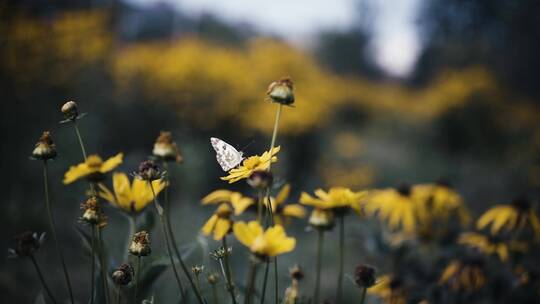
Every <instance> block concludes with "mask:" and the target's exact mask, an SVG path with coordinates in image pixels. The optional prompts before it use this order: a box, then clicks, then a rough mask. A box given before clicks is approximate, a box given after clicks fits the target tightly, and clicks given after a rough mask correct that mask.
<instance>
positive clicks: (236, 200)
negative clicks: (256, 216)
mask: <svg viewBox="0 0 540 304" xmlns="http://www.w3.org/2000/svg"><path fill="white" fill-rule="evenodd" d="M254 203H255V201H254V200H253V199H251V198H249V197H244V196H242V194H240V193H238V192H235V193H233V194H232V195H231V205H232V206H233V209H234V215H240V214H242V213H243V212H244V211H245V210H246V209H247V208H248V207H249V206H251V205H253V204H254Z"/></svg>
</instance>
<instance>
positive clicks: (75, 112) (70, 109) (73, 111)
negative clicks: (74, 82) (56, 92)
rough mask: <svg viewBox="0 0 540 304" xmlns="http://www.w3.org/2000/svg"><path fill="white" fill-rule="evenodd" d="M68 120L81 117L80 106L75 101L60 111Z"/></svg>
mask: <svg viewBox="0 0 540 304" xmlns="http://www.w3.org/2000/svg"><path fill="white" fill-rule="evenodd" d="M60 110H61V111H62V114H64V118H65V119H66V120H73V121H74V120H76V119H77V117H78V116H79V106H78V105H77V103H76V102H75V101H68V102H66V103H64V104H63V105H62V108H61V109H60Z"/></svg>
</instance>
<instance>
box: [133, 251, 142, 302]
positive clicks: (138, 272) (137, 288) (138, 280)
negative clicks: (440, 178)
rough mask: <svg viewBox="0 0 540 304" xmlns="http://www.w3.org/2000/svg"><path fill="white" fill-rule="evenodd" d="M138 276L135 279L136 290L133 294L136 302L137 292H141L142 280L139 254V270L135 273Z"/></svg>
mask: <svg viewBox="0 0 540 304" xmlns="http://www.w3.org/2000/svg"><path fill="white" fill-rule="evenodd" d="M135 275H136V276H137V280H136V281H135V291H134V295H133V301H134V303H138V302H137V293H138V292H139V282H140V281H141V257H140V256H137V272H136V273H135Z"/></svg>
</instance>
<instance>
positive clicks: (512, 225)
mask: <svg viewBox="0 0 540 304" xmlns="http://www.w3.org/2000/svg"><path fill="white" fill-rule="evenodd" d="M489 225H491V229H490V232H491V234H497V233H499V232H500V231H501V230H503V229H504V230H507V231H516V230H521V229H523V228H530V229H531V230H532V232H533V233H534V235H535V236H536V238H540V219H539V218H538V215H536V212H535V211H534V209H533V208H531V205H530V203H529V202H528V201H526V200H524V199H517V200H515V201H513V202H512V204H509V205H497V206H495V207H493V208H491V209H489V210H488V211H486V212H485V213H484V214H483V215H482V216H481V217H480V218H479V219H478V221H477V222H476V227H477V228H478V229H484V228H486V227H487V226H489Z"/></svg>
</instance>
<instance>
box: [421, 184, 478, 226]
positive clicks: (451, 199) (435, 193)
mask: <svg viewBox="0 0 540 304" xmlns="http://www.w3.org/2000/svg"><path fill="white" fill-rule="evenodd" d="M411 191H412V192H413V193H414V196H415V197H417V198H418V200H419V202H420V203H421V205H420V206H419V207H421V208H424V209H425V211H423V212H421V214H423V215H426V216H429V217H430V219H436V220H443V221H448V220H449V219H450V218H452V217H454V216H455V217H457V219H459V222H460V223H461V224H462V225H467V224H468V223H469V222H470V220H471V217H470V215H469V213H468V211H467V210H466V208H465V206H464V203H463V199H462V198H461V196H460V195H459V193H457V192H456V191H454V190H453V189H452V188H451V187H449V186H448V185H447V184H444V183H435V184H420V185H415V186H413V187H412V190H411Z"/></svg>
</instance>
